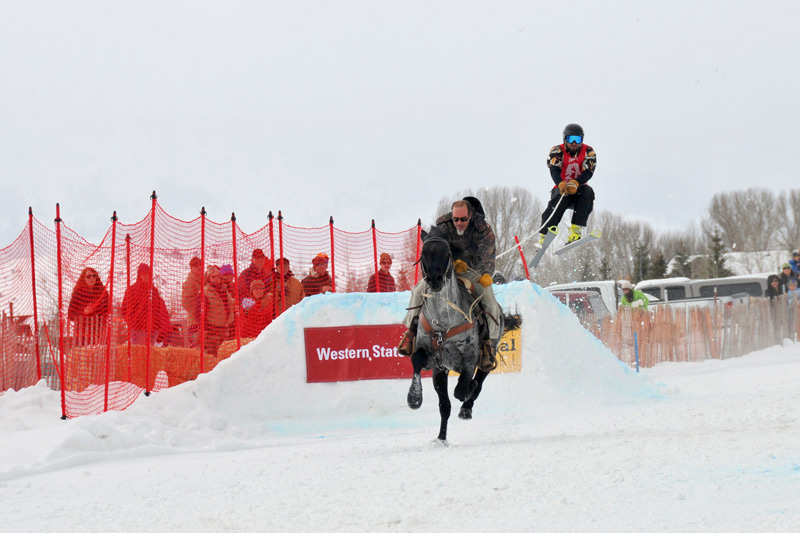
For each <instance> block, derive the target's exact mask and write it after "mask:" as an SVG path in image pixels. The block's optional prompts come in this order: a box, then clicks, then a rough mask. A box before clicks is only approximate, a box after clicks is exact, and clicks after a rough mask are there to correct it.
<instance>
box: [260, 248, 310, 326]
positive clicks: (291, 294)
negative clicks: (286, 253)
mask: <svg viewBox="0 0 800 533" xmlns="http://www.w3.org/2000/svg"><path fill="white" fill-rule="evenodd" d="M281 274H283V278H281ZM272 279H273V281H272V287H271V288H270V289H269V293H270V294H269V299H270V307H271V309H272V316H273V318H274V317H277V316H278V315H280V314H281V313H283V311H284V310H285V309H289V308H290V307H291V306H293V305H295V304H296V303H299V302H300V300H302V299H303V298H305V296H306V293H305V289H304V288H303V284H302V283H300V282H299V281H298V280H297V278H296V277H294V274H292V269H291V268H290V267H289V260H288V259H286V258H285V257H282V258H280V259H278V264H277V265H276V268H275V275H274V276H273V278H272ZM281 279H283V285H282V286H281Z"/></svg>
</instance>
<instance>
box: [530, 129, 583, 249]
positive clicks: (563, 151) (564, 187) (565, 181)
mask: <svg viewBox="0 0 800 533" xmlns="http://www.w3.org/2000/svg"><path fill="white" fill-rule="evenodd" d="M563 140H564V143H563V144H559V145H558V146H554V147H553V148H551V149H550V155H549V156H548V158H547V166H548V168H549V169H550V178H551V179H552V180H553V183H554V184H555V186H554V187H553V188H552V190H551V191H550V202H549V203H548V204H547V208H545V210H544V212H542V227H541V229H540V230H539V232H540V233H541V237H540V238H539V242H538V243H537V245H538V246H541V245H542V243H543V242H544V237H545V235H546V234H547V228H549V227H551V226H558V224H559V222H561V217H563V216H564V212H565V211H566V210H567V209H572V225H571V226H570V228H569V237H567V242H575V241H577V240H578V239H580V238H581V236H582V231H583V228H584V227H585V226H586V223H587V222H588V220H589V215H590V214H591V213H592V209H593V208H594V190H593V189H592V188H591V187H590V186H589V184H588V183H587V182H588V181H589V180H590V179H592V176H593V175H594V169H595V166H596V165H597V155H595V153H594V149H593V148H592V147H591V146H589V145H587V144H585V143H584V142H583V141H584V135H583V128H582V127H581V126H580V125H578V124H567V126H566V127H565V128H564V134H563ZM556 206H558V208H556Z"/></svg>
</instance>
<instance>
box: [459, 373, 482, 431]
mask: <svg viewBox="0 0 800 533" xmlns="http://www.w3.org/2000/svg"><path fill="white" fill-rule="evenodd" d="M488 375H489V372H484V371H483V370H481V369H480V368H479V369H478V370H477V372H475V380H474V381H475V383H477V384H478V386H477V387H475V390H474V391H473V393H472V395H471V396H470V397H469V398H468V399H467V401H466V402H464V403H463V404H462V405H461V410H460V411H459V412H458V418H462V419H464V420H470V419H472V406H473V405H475V400H477V399H478V396H479V395H480V393H481V390H482V389H483V382H484V381H485V380H486V377H487V376H488Z"/></svg>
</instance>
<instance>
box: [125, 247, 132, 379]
mask: <svg viewBox="0 0 800 533" xmlns="http://www.w3.org/2000/svg"><path fill="white" fill-rule="evenodd" d="M125 266H126V271H127V276H128V280H127V283H126V285H125V292H128V289H130V288H131V235H130V233H126V234H125ZM125 329H126V330H127V331H128V383H131V381H133V375H132V374H133V362H132V361H131V327H130V325H128V326H127V327H126V328H125Z"/></svg>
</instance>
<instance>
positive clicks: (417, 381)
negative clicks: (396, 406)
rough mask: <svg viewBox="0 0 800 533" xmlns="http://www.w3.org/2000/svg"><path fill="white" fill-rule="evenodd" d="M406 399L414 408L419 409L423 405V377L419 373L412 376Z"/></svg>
mask: <svg viewBox="0 0 800 533" xmlns="http://www.w3.org/2000/svg"><path fill="white" fill-rule="evenodd" d="M406 401H407V402H408V406H409V407H410V408H412V409H419V408H420V406H421V405H422V378H421V377H420V375H419V374H414V377H413V378H411V386H410V387H409V388H408V397H407V398H406Z"/></svg>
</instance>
